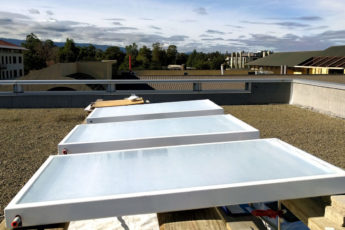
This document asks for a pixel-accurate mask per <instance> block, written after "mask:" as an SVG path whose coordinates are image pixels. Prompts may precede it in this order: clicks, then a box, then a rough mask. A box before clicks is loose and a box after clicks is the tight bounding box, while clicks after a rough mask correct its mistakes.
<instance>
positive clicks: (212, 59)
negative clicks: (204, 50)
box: [208, 51, 225, 69]
mask: <svg viewBox="0 0 345 230" xmlns="http://www.w3.org/2000/svg"><path fill="white" fill-rule="evenodd" d="M208 57H209V58H208V60H209V63H210V68H211V69H220V66H221V65H222V64H223V63H224V62H225V56H224V55H223V54H221V53H219V52H218V51H217V52H214V53H210V54H208Z"/></svg>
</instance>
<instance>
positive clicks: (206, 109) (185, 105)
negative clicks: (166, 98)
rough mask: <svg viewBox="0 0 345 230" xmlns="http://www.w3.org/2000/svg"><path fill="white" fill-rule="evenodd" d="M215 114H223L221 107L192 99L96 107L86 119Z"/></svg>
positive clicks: (97, 120) (103, 120)
mask: <svg viewBox="0 0 345 230" xmlns="http://www.w3.org/2000/svg"><path fill="white" fill-rule="evenodd" d="M215 114H224V110H223V108H222V107H220V106H218V105H216V104H215V103H213V102H212V101H210V100H193V101H179V102H165V103H153V104H144V105H131V106H117V107H105V108H96V109H94V111H93V112H92V113H90V115H89V116H88V117H87V119H86V120H87V123H102V122H116V121H133V120H147V119H160V118H172V117H189V116H203V115H215Z"/></svg>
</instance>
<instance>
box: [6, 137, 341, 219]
mask: <svg viewBox="0 0 345 230" xmlns="http://www.w3.org/2000/svg"><path fill="white" fill-rule="evenodd" d="M254 162H255V163H254ZM253 163H254V164H255V167H253ZM344 192H345V172H344V171H343V170H341V169H339V168H337V167H335V166H332V165H330V164H328V163H326V162H324V161H322V160H320V159H318V158H316V157H314V156H312V155H310V154H307V153H305V152H303V151H302V150H299V149H297V148H295V147H293V146H291V145H289V144H287V143H285V142H283V141H280V140H278V139H259V140H249V141H235V142H223V143H213V144H198V145H185V146H171V147H163V148H151V149H137V150H128V151H113V152H105V153H89V154H76V155H67V156H61V155H60V156H51V157H50V158H49V159H48V160H47V161H46V162H45V163H44V165H43V166H42V167H41V168H40V169H39V171H37V172H36V174H35V175H34V176H33V178H31V179H30V181H29V182H28V183H27V184H26V185H25V186H24V188H23V189H22V190H21V191H20V192H19V193H18V195H17V196H16V197H15V198H14V199H13V200H12V201H11V203H10V204H9V205H8V207H7V208H6V209H5V214H6V221H7V223H8V224H9V223H10V222H11V221H12V219H13V218H14V217H15V216H16V215H20V216H21V217H22V221H23V226H30V225H39V224H48V223H59V222H67V221H71V220H79V219H88V218H98V217H107V216H121V215H129V214H141V213H153V212H166V211H176V210H186V209H195V208H203V207H214V206H220V205H229V204H241V203H251V202H262V201H270V200H282V199H292V198H301V197H312V196H320V195H330V194H338V193H344ZM57 213H58V215H57Z"/></svg>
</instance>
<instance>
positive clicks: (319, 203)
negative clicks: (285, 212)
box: [282, 197, 329, 226]
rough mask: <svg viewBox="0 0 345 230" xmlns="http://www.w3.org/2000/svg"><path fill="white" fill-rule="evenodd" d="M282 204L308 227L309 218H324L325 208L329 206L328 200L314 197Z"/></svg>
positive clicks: (285, 201)
mask: <svg viewBox="0 0 345 230" xmlns="http://www.w3.org/2000/svg"><path fill="white" fill-rule="evenodd" d="M282 204H283V205H284V206H285V207H286V208H287V209H289V210H290V211H291V212H292V213H293V214H294V215H295V216H296V217H297V218H298V219H300V220H301V221H302V222H303V223H304V224H305V225H307V226H308V223H309V221H310V219H311V218H314V217H323V216H324V214H325V207H326V206H327V205H328V204H329V198H326V197H325V198H323V197H315V198H303V199H294V200H284V201H282Z"/></svg>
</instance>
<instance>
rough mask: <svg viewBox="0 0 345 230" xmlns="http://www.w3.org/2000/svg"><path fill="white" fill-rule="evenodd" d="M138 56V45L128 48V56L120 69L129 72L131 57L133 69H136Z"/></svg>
mask: <svg viewBox="0 0 345 230" xmlns="http://www.w3.org/2000/svg"><path fill="white" fill-rule="evenodd" d="M137 55H138V46H137V44H135V43H133V44H132V45H129V46H126V56H125V58H124V61H123V63H122V64H121V65H120V69H122V70H128V69H129V64H128V61H129V56H131V62H132V67H133V68H134V67H136V64H137V63H136V58H137Z"/></svg>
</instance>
